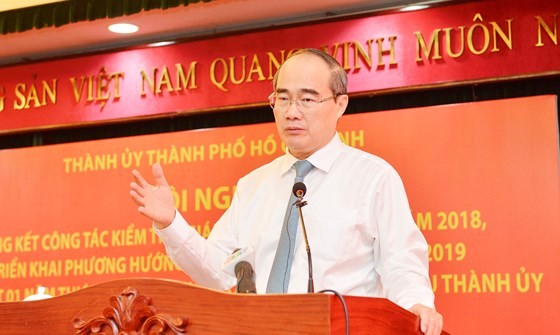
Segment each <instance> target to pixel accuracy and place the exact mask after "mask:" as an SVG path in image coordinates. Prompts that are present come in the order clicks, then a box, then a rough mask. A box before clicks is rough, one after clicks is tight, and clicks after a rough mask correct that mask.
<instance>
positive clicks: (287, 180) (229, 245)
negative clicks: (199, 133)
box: [130, 49, 443, 335]
mask: <svg viewBox="0 0 560 335" xmlns="http://www.w3.org/2000/svg"><path fill="white" fill-rule="evenodd" d="M273 84H274V85H273V86H274V92H273V93H272V94H271V96H270V100H271V106H272V107H273V110H274V117H275V121H276V125H277V129H278V133H279V134H280V137H281V138H282V140H283V141H284V143H285V144H286V147H287V148H288V151H287V152H286V154H285V155H283V156H281V157H279V158H277V159H275V160H273V161H272V162H270V163H268V164H266V165H264V166H261V167H260V168H257V169H256V170H254V171H253V172H251V173H249V174H248V175H246V176H244V177H243V178H241V179H240V180H239V182H238V185H237V188H236V193H235V195H234V197H233V200H232V203H231V206H230V207H229V208H228V210H227V211H226V212H225V213H224V215H223V216H222V217H221V218H220V219H219V221H218V222H217V223H216V224H215V225H214V228H213V230H212V232H211V234H210V236H209V237H208V239H204V238H203V237H201V236H200V235H199V234H198V233H197V231H196V230H195V229H193V228H192V227H191V226H189V225H188V223H187V222H186V221H185V219H184V218H183V217H182V216H181V215H180V214H179V212H177V211H176V210H175V208H174V201H173V196H172V194H171V191H170V188H169V186H168V183H167V181H166V180H165V177H164V175H163V171H162V169H161V166H160V165H159V164H154V166H153V176H154V178H155V185H150V184H149V183H148V182H146V180H145V179H144V178H143V177H142V176H141V175H140V173H138V172H137V171H133V175H134V178H135V182H132V183H131V191H130V194H131V196H132V198H133V200H134V201H135V202H136V204H137V205H138V206H139V207H138V211H139V212H140V213H141V214H143V215H145V216H146V217H148V218H150V219H151V220H153V222H154V229H155V231H156V233H157V234H158V235H159V236H160V238H161V239H162V240H163V242H164V243H165V246H166V249H167V253H168V255H169V257H170V258H171V259H172V260H173V261H174V262H175V263H176V264H177V265H178V266H179V267H180V268H181V269H183V271H185V272H186V273H187V274H188V275H189V276H190V277H191V278H192V279H193V280H194V281H195V282H197V283H198V284H201V285H205V286H208V287H212V288H217V289H229V288H231V287H233V286H235V283H236V279H235V277H234V276H232V275H229V274H227V273H226V272H224V271H223V270H222V265H223V263H224V260H225V259H226V258H227V257H228V256H230V255H231V253H232V252H233V251H234V250H235V249H237V248H244V247H251V248H252V249H253V250H254V253H255V261H254V264H253V265H254V268H255V273H256V274H257V276H256V288H257V292H259V293H264V292H265V291H267V284H268V281H269V274H270V273H271V270H273V263H274V259H275V255H276V251H277V248H278V244H279V239H280V235H281V230H282V229H283V228H282V227H283V226H282V225H283V221H284V216H285V213H284V212H285V210H286V207H285V206H286V203H287V202H288V197H289V195H290V193H291V189H292V186H293V184H294V177H295V175H296V172H295V168H294V167H293V165H294V163H295V162H296V161H298V160H307V161H309V162H310V163H311V164H312V166H313V167H312V169H311V171H310V172H309V173H308V174H307V175H306V176H305V185H307V189H308V190H309V191H308V192H307V194H306V196H305V200H306V201H307V202H308V205H307V206H306V207H305V212H304V213H305V214H304V219H305V227H306V230H307V236H308V239H309V245H310V246H311V248H312V260H313V277H314V285H315V290H316V291H320V290H324V289H332V290H336V291H338V292H339V293H341V294H347V295H360V296H370V297H386V298H388V299H390V300H391V301H393V302H395V303H396V304H398V305H400V306H401V307H403V308H406V309H408V310H410V311H411V312H413V313H415V314H417V315H419V316H420V319H421V330H422V331H423V332H424V333H425V334H430V335H433V334H440V333H441V330H442V326H443V319H442V316H441V315H440V314H439V313H438V312H437V311H436V310H435V307H434V294H433V291H432V288H431V284H430V279H429V275H428V258H427V244H426V240H425V239H424V237H423V236H422V234H421V232H420V231H419V229H418V228H417V226H416V225H415V223H414V220H413V218H412V215H411V213H410V208H409V204H408V200H407V197H406V193H405V190H404V187H403V184H402V181H401V179H400V177H399V175H398V174H397V172H396V171H395V170H394V169H393V168H392V167H391V166H390V165H389V164H388V163H387V162H385V161H384V160H382V159H381V158H379V157H377V156H374V155H372V154H369V153H366V152H364V151H361V150H358V149H355V148H352V147H349V146H347V145H345V144H343V143H342V142H341V140H340V138H339V137H338V136H337V132H336V125H337V122H338V119H339V118H340V117H341V116H342V115H343V113H344V111H345V110H346V107H347V105H348V95H347V94H346V93H347V76H346V72H345V71H344V70H343V69H342V67H341V66H340V65H339V64H338V62H337V61H336V60H335V59H334V58H332V57H331V56H329V55H328V54H326V53H324V52H322V51H319V50H315V49H303V50H300V51H299V52H297V53H294V55H292V56H291V57H290V58H289V59H288V60H286V62H284V63H283V64H282V66H281V67H280V69H279V70H278V72H277V74H276V76H275V78H274V83H273ZM291 257H292V258H293V261H292V265H291V270H288V271H289V282H286V283H285V284H286V287H287V290H286V291H287V292H288V293H304V292H307V287H308V286H307V285H308V261H307V253H306V250H305V243H304V241H303V238H302V229H300V228H299V229H298V231H297V237H296V239H295V250H294V251H293V255H292V256H291Z"/></svg>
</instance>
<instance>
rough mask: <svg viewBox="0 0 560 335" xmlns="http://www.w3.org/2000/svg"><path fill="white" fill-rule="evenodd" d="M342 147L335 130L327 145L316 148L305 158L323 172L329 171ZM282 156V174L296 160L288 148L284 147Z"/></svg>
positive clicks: (342, 144)
mask: <svg viewBox="0 0 560 335" xmlns="http://www.w3.org/2000/svg"><path fill="white" fill-rule="evenodd" d="M343 148H344V143H342V140H341V139H340V136H339V135H338V132H336V133H335V135H334V136H333V138H332V139H331V141H330V142H329V143H327V145H325V146H324V147H322V148H321V149H319V150H317V151H316V152H315V153H313V154H312V155H311V156H309V157H307V160H308V161H309V162H310V163H311V164H313V166H314V167H316V168H317V169H319V170H322V171H324V172H329V170H330V168H331V166H332V165H333V164H334V162H335V160H336V159H337V158H338V156H339V155H340V153H341V152H342V149H343ZM284 157H285V159H284V163H283V166H282V174H284V173H286V172H288V171H289V170H290V169H291V167H292V166H293V165H294V163H295V162H296V161H297V160H298V159H297V158H295V157H294V156H292V155H291V154H290V151H289V150H288V149H286V154H285V155H284Z"/></svg>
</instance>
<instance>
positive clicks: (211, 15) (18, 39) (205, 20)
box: [0, 0, 459, 66]
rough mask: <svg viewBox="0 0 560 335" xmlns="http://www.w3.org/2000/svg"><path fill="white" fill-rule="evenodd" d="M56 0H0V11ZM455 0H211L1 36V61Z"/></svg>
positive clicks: (24, 60)
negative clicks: (118, 27) (112, 28)
mask: <svg viewBox="0 0 560 335" xmlns="http://www.w3.org/2000/svg"><path fill="white" fill-rule="evenodd" d="M57 1H60V0H26V1H21V0H7V1H0V11H4V10H10V9H16V8H20V7H26V6H33V5H37V4H39V3H49V2H57ZM451 1H455V2H459V0H431V1H425V0H424V1H414V0H282V1H270V0H214V1H211V2H198V3H195V4H191V5H188V6H180V7H176V8H171V9H166V10H150V11H144V12H140V13H138V14H134V15H129V16H123V17H120V18H113V19H99V20H95V21H89V22H88V21H85V22H78V23H72V24H67V25H63V26H61V27H51V28H43V29H33V30H28V31H24V32H20V33H12V34H8V35H0V45H1V47H0V66H2V65H4V66H5V65H10V64H16V63H22V62H28V61H36V60H42V59H46V58H51V57H58V56H68V55H76V54H80V53H88V52H96V51H104V50H110V49H114V48H121V47H128V46H133V45H141V44H146V43H151V42H157V41H162V40H170V39H181V38H183V39H184V38H190V37H196V36H211V35H214V34H220V33H227V32H233V31H242V30H248V29H254V28H263V27H271V26H276V25H282V24H289V23H297V22H303V21H313V20H320V19H324V18H330V17H336V16H341V15H349V14H356V13H365V12H372V11H379V10H391V9H395V10H396V9H398V8H402V7H404V6H405V5H407V4H411V3H431V4H436V3H441V2H451ZM117 22H128V23H134V24H136V25H138V26H140V30H139V32H137V33H135V34H133V35H117V34H114V33H111V32H109V31H108V30H107V26H108V25H110V24H112V23H117Z"/></svg>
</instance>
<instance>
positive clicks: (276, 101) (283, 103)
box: [268, 93, 339, 111]
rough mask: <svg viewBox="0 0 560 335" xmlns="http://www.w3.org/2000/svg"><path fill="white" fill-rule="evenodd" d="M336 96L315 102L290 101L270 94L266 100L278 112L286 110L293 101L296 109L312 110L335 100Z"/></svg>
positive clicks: (302, 99) (301, 99)
mask: <svg viewBox="0 0 560 335" xmlns="http://www.w3.org/2000/svg"><path fill="white" fill-rule="evenodd" d="M338 96H339V94H335V95H333V96H330V97H328V98H324V99H321V100H316V99H312V98H298V99H293V100H291V99H289V98H287V97H278V96H276V94H275V93H272V94H271V95H270V96H269V97H268V99H269V100H270V107H272V109H276V110H279V111H285V110H288V109H289V108H290V106H291V105H292V101H295V103H296V106H297V107H298V109H299V110H312V109H315V108H317V107H318V106H319V105H320V104H322V103H323V102H325V101H329V100H331V99H335V98H336V97H338Z"/></svg>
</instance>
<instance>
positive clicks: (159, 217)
mask: <svg viewBox="0 0 560 335" xmlns="http://www.w3.org/2000/svg"><path fill="white" fill-rule="evenodd" d="M152 174H153V176H154V179H155V185H151V184H149V183H148V182H147V181H146V180H145V179H144V177H142V175H141V174H140V172H138V171H136V170H133V171H132V175H133V176H134V181H133V182H131V183H130V196H131V197H132V200H133V201H134V202H135V203H136V204H137V205H138V212H140V213H141V214H142V215H144V216H146V217H147V218H149V219H151V220H152V221H153V222H154V224H155V225H156V227H157V228H159V229H163V228H165V227H167V226H169V225H170V224H171V222H173V219H174V218H175V201H174V200H173V194H172V193H171V189H170V188H169V184H168V183H167V180H166V179H165V176H164V175H163V169H162V168H161V165H159V164H158V163H155V164H154V165H152Z"/></svg>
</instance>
